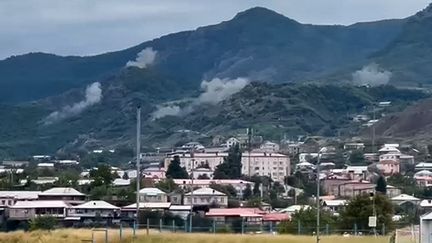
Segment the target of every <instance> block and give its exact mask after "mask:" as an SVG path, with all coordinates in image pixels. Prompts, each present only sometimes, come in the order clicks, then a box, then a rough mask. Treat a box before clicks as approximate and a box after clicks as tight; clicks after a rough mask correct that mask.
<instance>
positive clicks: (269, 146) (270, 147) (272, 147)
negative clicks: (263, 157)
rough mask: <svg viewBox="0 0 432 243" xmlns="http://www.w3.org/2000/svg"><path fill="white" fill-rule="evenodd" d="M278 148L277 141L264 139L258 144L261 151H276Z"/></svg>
mask: <svg viewBox="0 0 432 243" xmlns="http://www.w3.org/2000/svg"><path fill="white" fill-rule="evenodd" d="M279 149H280V147H279V144H277V143H273V142H270V141H265V142H264V143H263V144H261V146H260V150H261V151H263V152H269V153H271V152H278V151H279Z"/></svg>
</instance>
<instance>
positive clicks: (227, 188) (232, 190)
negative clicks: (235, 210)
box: [210, 183, 237, 198]
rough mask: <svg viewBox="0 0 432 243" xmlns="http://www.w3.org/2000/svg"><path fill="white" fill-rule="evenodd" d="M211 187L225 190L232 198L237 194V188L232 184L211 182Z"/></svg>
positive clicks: (221, 190) (220, 190)
mask: <svg viewBox="0 0 432 243" xmlns="http://www.w3.org/2000/svg"><path fill="white" fill-rule="evenodd" d="M210 188H211V189H213V190H216V191H219V192H223V193H225V194H226V195H228V197H231V198H233V197H236V196H237V190H236V189H235V188H234V187H233V186H232V185H220V184H216V183H212V184H210Z"/></svg>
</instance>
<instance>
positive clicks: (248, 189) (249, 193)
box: [243, 184, 252, 200]
mask: <svg viewBox="0 0 432 243" xmlns="http://www.w3.org/2000/svg"><path fill="white" fill-rule="evenodd" d="M251 197H252V188H251V186H250V184H246V187H245V189H244V190H243V200H249V199H250V198H251Z"/></svg>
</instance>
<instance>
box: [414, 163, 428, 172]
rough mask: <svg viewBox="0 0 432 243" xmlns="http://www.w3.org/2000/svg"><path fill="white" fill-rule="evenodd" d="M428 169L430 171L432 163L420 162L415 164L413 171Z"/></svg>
mask: <svg viewBox="0 0 432 243" xmlns="http://www.w3.org/2000/svg"><path fill="white" fill-rule="evenodd" d="M420 170H430V171H432V163H426V162H420V163H418V164H416V165H415V171H420Z"/></svg>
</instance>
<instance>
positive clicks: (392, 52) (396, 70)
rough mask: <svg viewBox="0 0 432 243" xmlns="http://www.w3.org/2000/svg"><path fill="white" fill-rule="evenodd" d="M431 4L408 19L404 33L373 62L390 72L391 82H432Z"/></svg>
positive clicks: (378, 53)
mask: <svg viewBox="0 0 432 243" xmlns="http://www.w3.org/2000/svg"><path fill="white" fill-rule="evenodd" d="M431 29H432V4H431V5H429V6H428V7H427V8H426V9H424V10H423V11H420V12H419V13H417V14H416V15H414V16H412V17H410V18H408V20H407V22H406V23H405V24H404V25H403V28H402V31H401V33H400V34H399V35H398V36H397V37H396V38H395V40H393V41H392V42H391V43H390V44H389V45H388V46H387V47H386V48H384V49H383V50H381V51H379V52H377V53H375V54H374V57H373V61H374V62H376V63H378V64H380V65H381V66H382V67H384V68H386V69H388V70H390V71H391V72H392V73H393V75H392V80H391V82H392V83H395V84H403V85H421V84H429V85H430V84H431V83H432V78H431V76H432V70H431V69H430V67H431V65H432V32H431Z"/></svg>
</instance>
